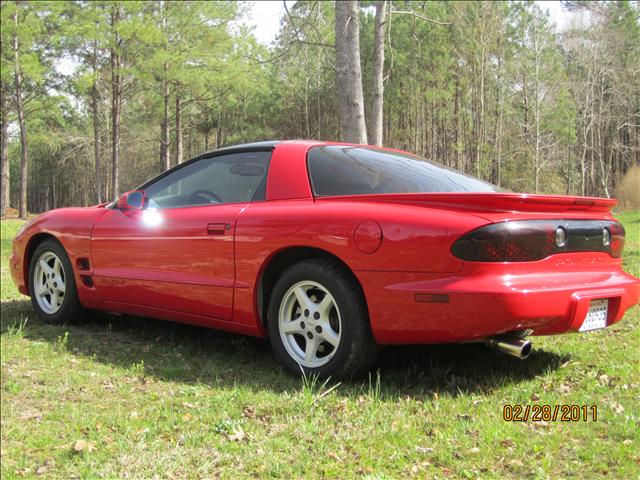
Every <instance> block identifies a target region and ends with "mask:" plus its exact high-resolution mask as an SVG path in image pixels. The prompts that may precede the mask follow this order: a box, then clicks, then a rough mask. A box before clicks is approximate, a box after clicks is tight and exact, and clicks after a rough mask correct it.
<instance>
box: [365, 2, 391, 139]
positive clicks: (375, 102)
mask: <svg viewBox="0 0 640 480" xmlns="http://www.w3.org/2000/svg"><path fill="white" fill-rule="evenodd" d="M386 11H387V2H386V1H384V0H381V1H378V2H376V21H375V35H374V46H373V74H372V76H371V77H372V82H371V96H372V102H371V103H372V104H371V120H370V122H369V141H370V142H371V144H372V145H379V146H381V145H382V120H383V112H384V26H385V23H386Z"/></svg>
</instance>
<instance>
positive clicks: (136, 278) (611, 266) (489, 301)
mask: <svg viewBox="0 0 640 480" xmlns="http://www.w3.org/2000/svg"><path fill="white" fill-rule="evenodd" d="M319 144H322V142H282V143H279V144H277V145H276V146H275V148H274V151H273V155H272V159H271V163H270V166H269V173H268V178H267V197H266V201H263V202H255V203H242V204H227V205H211V206H199V207H187V208H175V209H164V210H157V211H156V212H155V213H150V211H149V210H126V211H124V210H116V209H107V208H104V205H101V206H98V207H91V208H70V209H60V210H55V211H51V212H48V213H46V214H44V215H41V216H40V217H38V218H37V219H35V220H34V221H33V222H31V223H30V224H28V225H27V226H26V227H25V228H24V229H23V230H22V231H21V232H20V234H19V235H18V236H17V237H16V239H15V241H14V245H13V253H12V256H11V260H10V268H11V273H12V276H13V278H14V281H15V282H16V284H17V285H18V288H19V290H20V291H21V292H22V293H27V287H26V274H27V271H28V258H26V257H27V255H26V252H27V250H28V246H29V245H30V243H31V242H37V241H38V239H39V238H41V237H40V236H41V235H51V236H54V237H55V238H57V239H58V240H59V241H60V242H61V244H62V245H63V246H64V248H65V249H66V251H67V252H68V254H69V256H70V258H71V264H72V265H74V266H76V271H75V275H76V280H77V282H76V283H77V285H78V293H79V298H80V300H81V302H82V303H83V304H84V305H85V306H87V307H90V308H97V309H108V310H115V311H121V312H126V313H131V314H136V315H147V316H151V317H156V318H163V319H168V320H175V321H182V322H187V323H193V324H197V325H203V326H209V327H212V328H220V329H224V330H229V331H234V332H239V333H244V334H250V335H258V336H264V335H265V330H264V328H263V326H262V323H261V319H260V313H259V311H258V296H257V292H258V282H259V280H260V278H261V273H262V272H263V271H264V269H265V268H266V266H267V265H268V263H269V261H270V260H271V259H272V258H273V257H274V256H275V255H276V254H278V253H279V252H282V251H284V250H286V249H288V248H293V247H312V248H316V249H320V250H323V251H325V252H328V253H330V254H332V255H334V256H335V257H337V258H338V259H340V260H341V261H342V262H343V263H344V264H346V265H347V266H348V267H349V268H350V269H351V270H352V271H353V272H354V274H355V276H356V278H357V279H358V280H359V282H360V284H361V286H362V288H363V291H364V293H365V296H366V300H367V305H368V309H369V314H370V319H371V326H372V330H373V333H374V335H375V337H376V339H377V340H378V341H379V342H380V343H436V342H457V341H466V340H473V339H479V338H482V337H485V336H488V335H494V334H497V333H502V332H507V331H510V330H519V329H524V328H532V329H534V333H535V334H557V333H564V332H570V331H576V330H577V329H578V328H579V327H580V324H581V322H582V320H583V319H584V316H585V314H586V311H587V309H588V305H589V301H590V300H591V299H593V298H609V299H610V300H609V324H612V323H614V322H616V321H618V320H620V319H621V318H622V316H623V315H624V312H625V311H626V310H627V309H629V308H630V307H632V306H633V305H634V304H636V303H637V302H638V298H639V296H640V281H639V280H638V279H636V278H635V277H633V276H631V275H629V274H627V273H625V272H623V270H622V268H621V260H620V259H617V258H612V257H611V256H609V255H608V254H606V253H601V252H584V253H566V254H556V255H552V256H550V257H548V258H545V259H543V260H539V261H536V262H521V263H479V262H467V261H462V260H459V259H457V258H455V257H454V256H453V255H452V254H451V246H452V245H453V243H454V242H455V241H456V240H457V239H458V238H460V237H461V236H462V235H464V234H465V233H467V232H469V231H471V230H473V229H475V228H478V227H481V226H483V225H487V224H489V223H492V222H499V221H504V220H517V219H545V218H551V219H554V218H555V219H561V218H564V219H600V220H611V219H612V218H613V217H612V216H611V213H610V209H611V208H612V207H613V206H614V205H615V201H613V200H607V199H599V198H576V197H566V196H551V195H549V196H547V195H525V194H511V193H482V194H478V193H433V194H394V195H366V196H364V195H363V196H356V197H331V198H315V199H314V198H313V195H312V191H311V187H310V184H309V179H308V176H307V169H306V153H307V151H308V149H309V148H310V147H311V146H313V145H319ZM87 259H88V261H89V263H88V268H86V269H85V268H84V267H83V269H82V270H80V269H79V268H78V267H77V266H78V265H79V263H78V262H80V265H85V263H84V262H85V261H86V260H87ZM80 274H82V275H83V276H90V277H91V279H92V280H93V282H88V283H89V284H92V285H93V286H88V285H87V284H86V283H84V282H82V281H80ZM425 295H426V296H425ZM444 298H448V302H444V301H439V302H437V301H434V299H444Z"/></svg>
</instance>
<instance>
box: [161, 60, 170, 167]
mask: <svg viewBox="0 0 640 480" xmlns="http://www.w3.org/2000/svg"><path fill="white" fill-rule="evenodd" d="M168 70H169V65H168V64H167V63H165V64H164V74H165V78H164V79H163V80H162V99H163V102H164V110H163V114H162V139H161V140H160V162H161V163H162V167H163V168H164V169H165V170H169V169H170V168H171V159H170V157H169V81H168V80H167V71H168Z"/></svg>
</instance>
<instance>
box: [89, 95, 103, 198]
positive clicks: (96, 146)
mask: <svg viewBox="0 0 640 480" xmlns="http://www.w3.org/2000/svg"><path fill="white" fill-rule="evenodd" d="M91 110H92V112H91V113H92V114H93V156H94V164H95V171H96V197H97V200H98V203H102V178H101V176H100V133H99V130H98V122H99V120H98V90H97V89H96V87H95V85H94V86H93V88H92V89H91Z"/></svg>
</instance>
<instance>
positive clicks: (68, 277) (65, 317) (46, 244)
mask: <svg viewBox="0 0 640 480" xmlns="http://www.w3.org/2000/svg"><path fill="white" fill-rule="evenodd" d="M48 252H50V253H53V254H55V255H56V256H57V257H58V258H59V259H60V263H61V264H62V270H63V274H64V283H65V292H64V298H63V300H62V303H61V304H60V307H59V309H58V310H57V311H56V312H54V313H51V314H50V313H47V312H46V311H45V310H43V308H42V307H41V306H40V305H39V304H38V301H37V299H36V293H35V291H36V290H35V288H34V284H35V282H34V274H35V271H36V265H37V264H38V262H39V261H40V258H41V257H42V256H43V255H45V254H46V253H48ZM29 292H30V294H31V304H32V305H33V308H34V309H35V311H36V313H37V314H38V316H39V317H40V318H41V319H42V321H43V322H45V323H48V324H52V325H62V324H64V323H74V322H77V321H78V320H80V319H81V317H82V316H83V314H84V313H85V311H84V308H83V307H82V305H81V304H80V300H78V291H77V289H76V280H75V276H74V273H73V269H72V267H71V262H70V261H69V257H68V256H67V252H65V250H64V248H63V247H62V245H60V243H59V242H58V241H57V240H55V239H53V238H48V239H46V240H44V241H43V242H42V243H40V244H39V245H38V246H37V247H36V249H35V251H34V252H33V255H32V257H31V262H30V264H29Z"/></svg>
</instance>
